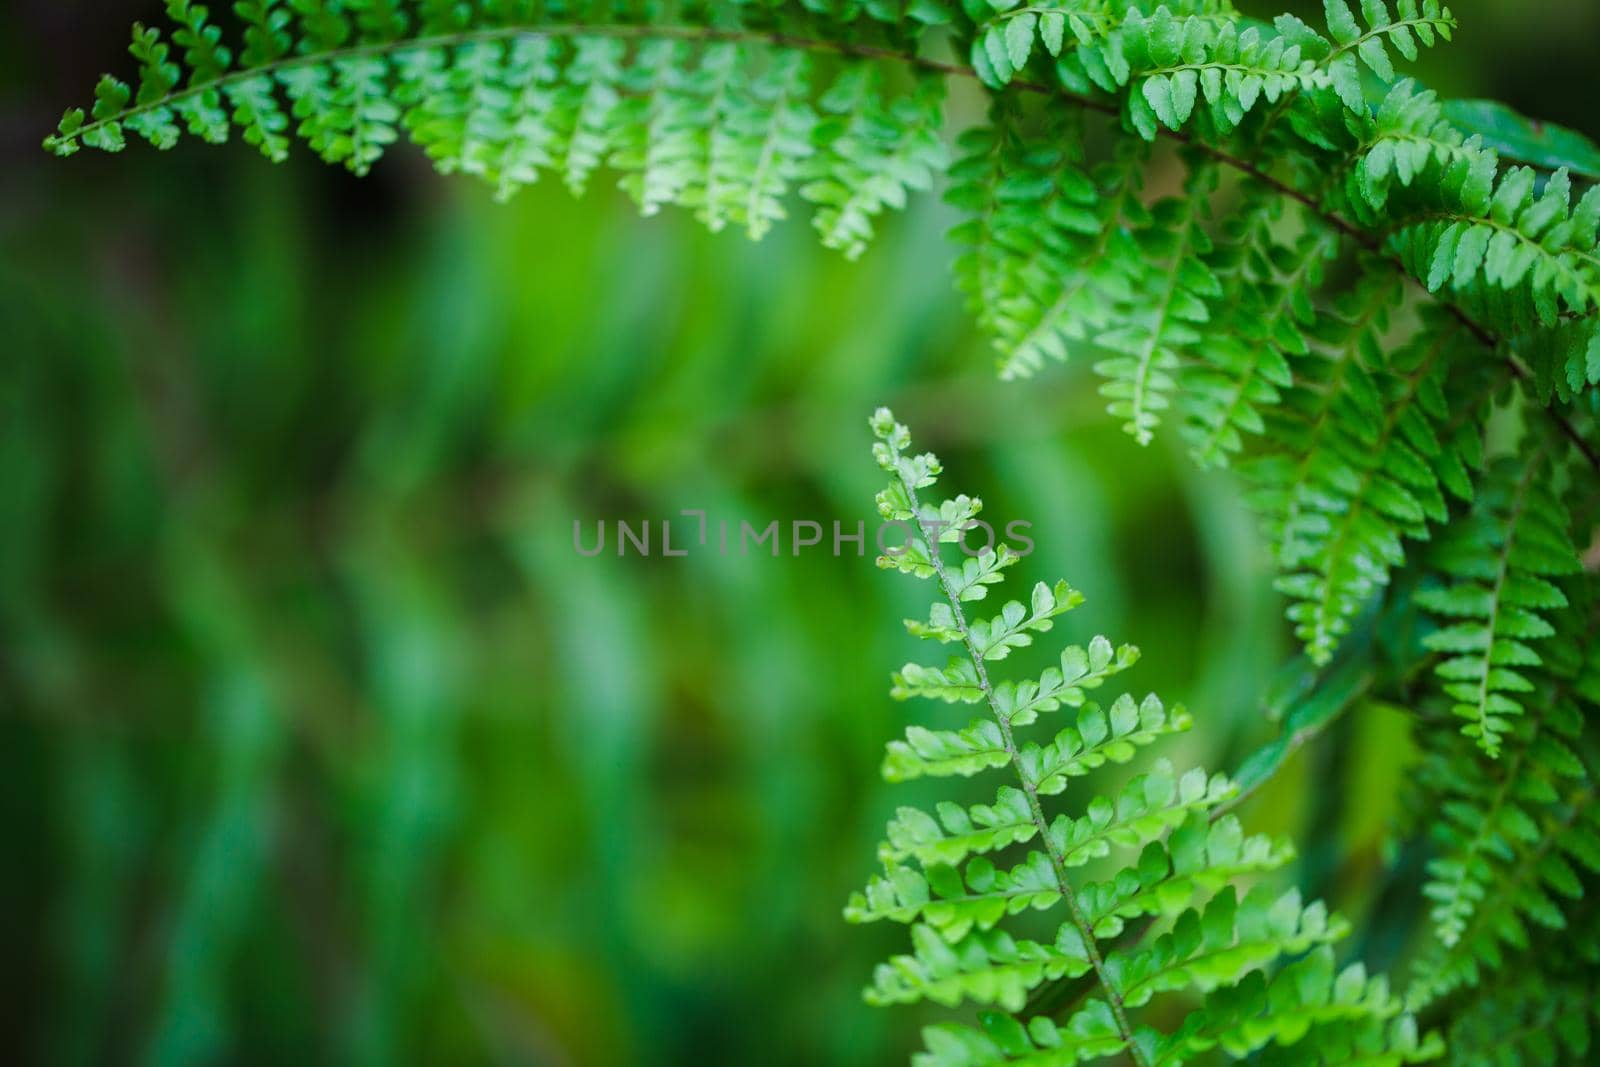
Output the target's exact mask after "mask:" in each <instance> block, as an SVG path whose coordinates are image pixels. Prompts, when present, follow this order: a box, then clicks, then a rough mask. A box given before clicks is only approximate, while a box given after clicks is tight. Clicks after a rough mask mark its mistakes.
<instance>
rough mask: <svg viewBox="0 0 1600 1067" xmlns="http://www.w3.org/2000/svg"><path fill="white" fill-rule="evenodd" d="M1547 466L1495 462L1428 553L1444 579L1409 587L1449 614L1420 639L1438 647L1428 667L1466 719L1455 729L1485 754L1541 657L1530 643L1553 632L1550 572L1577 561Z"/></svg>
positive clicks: (1538, 461)
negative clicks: (1436, 584) (1464, 510)
mask: <svg viewBox="0 0 1600 1067" xmlns="http://www.w3.org/2000/svg"><path fill="white" fill-rule="evenodd" d="M1548 469H1549V467H1548V463H1547V461H1545V460H1544V459H1542V458H1540V457H1535V458H1534V459H1532V460H1531V461H1528V462H1525V464H1518V463H1515V462H1512V461H1509V460H1503V461H1501V462H1499V463H1497V464H1496V465H1495V466H1494V467H1493V468H1492V469H1491V470H1490V472H1489V474H1488V476H1487V478H1486V479H1485V480H1484V483H1483V484H1482V485H1481V486H1480V487H1479V490H1478V494H1477V499H1476V500H1475V501H1474V504H1473V508H1472V511H1471V513H1470V514H1469V515H1468V516H1466V517H1465V518H1464V519H1462V520H1461V521H1459V522H1457V523H1455V524H1454V525H1453V526H1452V527H1451V528H1450V531H1449V534H1448V536H1447V537H1446V538H1445V539H1444V540H1443V541H1442V542H1441V543H1440V545H1439V546H1438V548H1437V549H1436V550H1435V552H1434V554H1433V560H1434V565H1435V566H1436V567H1437V568H1438V569H1439V570H1440V571H1441V572H1442V574H1443V575H1444V576H1445V578H1446V580H1447V582H1448V584H1446V585H1444V586H1442V587H1440V588H1433V589H1424V590H1422V591H1420V592H1419V593H1418V594H1417V596H1416V600H1417V603H1418V604H1420V605H1421V606H1422V607H1423V608H1425V609H1427V610H1429V611H1432V612H1434V613H1435V614H1437V615H1440V616H1442V617H1443V618H1444V619H1445V620H1447V621H1448V623H1449V624H1448V625H1445V626H1443V627H1442V628H1441V629H1440V630H1438V631H1437V632H1435V633H1433V634H1430V635H1428V637H1427V638H1426V639H1425V641H1424V644H1425V645H1426V647H1428V648H1429V649H1431V650H1433V651H1435V652H1442V653H1444V654H1445V655H1446V657H1447V658H1446V659H1445V660H1444V661H1443V662H1441V663H1440V664H1439V666H1438V668H1437V669H1436V673H1437V674H1438V676H1439V678H1440V679H1441V680H1442V681H1443V683H1444V690H1445V692H1446V693H1447V694H1448V695H1449V697H1450V698H1451V700H1452V701H1454V705H1453V711H1454V713H1455V714H1456V715H1457V716H1459V717H1460V718H1462V719H1464V720H1466V721H1465V724H1464V725H1463V726H1462V733H1463V734H1465V735H1466V736H1468V737H1471V738H1474V739H1476V740H1477V742H1478V744H1479V745H1480V746H1481V747H1482V748H1483V750H1484V752H1486V753H1487V754H1488V755H1490V756H1491V757H1493V756H1497V755H1499V752H1500V748H1501V737H1502V735H1503V734H1504V733H1505V732H1506V730H1507V729H1508V728H1509V720H1510V719H1511V718H1512V717H1514V716H1519V715H1521V714H1522V713H1523V707H1522V703H1521V694H1523V693H1527V692H1531V691H1532V690H1533V688H1534V686H1533V683H1532V681H1530V680H1529V678H1528V677H1527V676H1526V671H1527V669H1528V668H1533V667H1537V666H1538V665H1539V664H1540V662H1541V660H1540V657H1539V653H1538V651H1537V647H1538V645H1537V643H1538V642H1540V641H1542V640H1543V639H1545V638H1548V637H1550V636H1551V635H1553V634H1554V633H1555V629H1554V627H1553V626H1551V624H1550V622H1549V621H1548V620H1547V619H1546V618H1545V617H1544V614H1543V613H1545V612H1547V611H1549V610H1551V609H1556V608H1561V607H1565V606H1566V603H1567V600H1566V596H1565V594H1563V593H1562V591H1561V589H1560V587H1559V586H1557V585H1555V584H1554V583H1553V582H1552V581H1551V579H1552V578H1559V577H1562V576H1565V575H1569V574H1573V573H1575V572H1577V571H1578V570H1579V563H1578V556H1577V552H1576V551H1575V550H1574V549H1573V547H1572V543H1571V541H1570V540H1569V539H1568V534H1567V529H1568V518H1567V515H1566V511H1565V509H1564V508H1563V507H1562V504H1561V501H1560V499H1559V498H1558V497H1557V496H1556V495H1555V494H1554V493H1553V492H1552V491H1551V489H1550V487H1549V486H1548V484H1545V482H1544V481H1543V479H1544V478H1545V477H1546V476H1547V473H1548Z"/></svg>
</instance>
